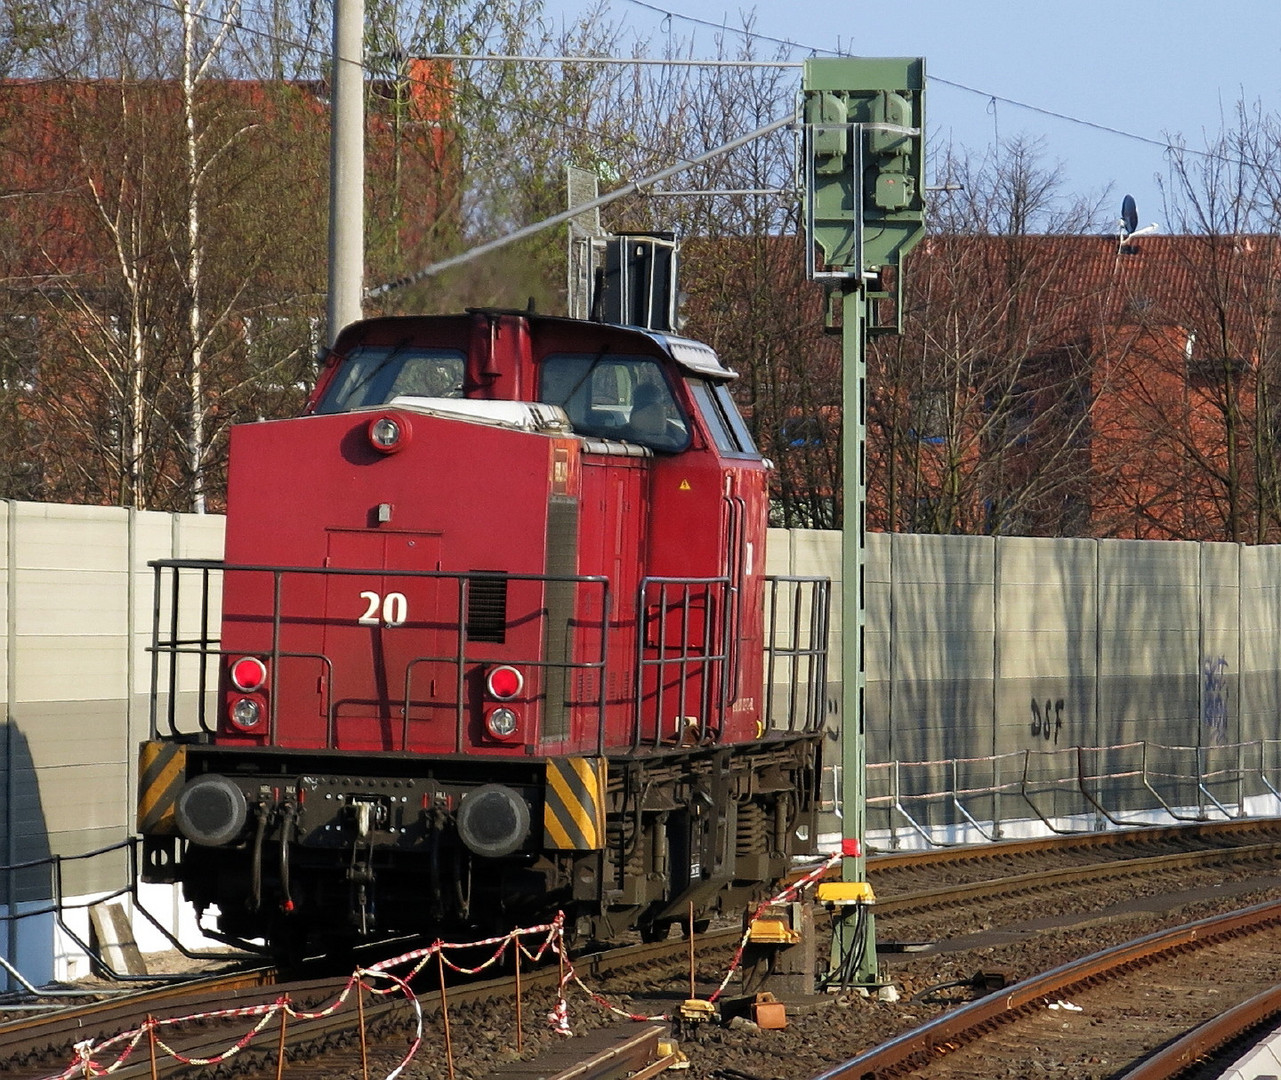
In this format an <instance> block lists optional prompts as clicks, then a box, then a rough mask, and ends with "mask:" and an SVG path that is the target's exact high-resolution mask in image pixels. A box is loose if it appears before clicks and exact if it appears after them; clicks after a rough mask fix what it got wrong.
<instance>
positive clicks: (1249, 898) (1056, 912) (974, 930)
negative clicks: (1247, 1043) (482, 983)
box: [375, 872, 1281, 1080]
mask: <svg viewBox="0 0 1281 1080" xmlns="http://www.w3.org/2000/svg"><path fill="white" fill-rule="evenodd" d="M1278 898H1281V880H1278V879H1272V878H1266V879H1260V878H1257V877H1250V876H1249V875H1247V874H1242V875H1239V876H1237V877H1235V878H1234V877H1232V876H1231V875H1224V874H1223V873H1222V872H1216V874H1215V881H1214V883H1212V884H1206V883H1203V882H1198V881H1196V880H1193V881H1191V882H1190V881H1189V879H1188V876H1187V874H1186V872H1185V873H1183V874H1178V875H1174V876H1173V877H1171V878H1170V879H1168V880H1167V879H1165V878H1162V879H1160V880H1152V879H1148V880H1145V881H1144V882H1142V883H1141V884H1140V885H1138V886H1134V885H1133V884H1130V885H1126V884H1124V883H1118V884H1113V885H1108V886H1101V887H1100V886H1096V887H1093V889H1092V891H1091V894H1090V896H1089V898H1088V900H1082V898H1081V897H1080V896H1079V895H1078V896H1073V895H1070V894H1066V895H1061V896H1055V897H1052V898H1048V899H1047V898H1026V899H1021V900H1015V901H1009V900H1006V901H1003V902H1001V903H1000V904H999V905H997V906H992V907H987V906H984V905H975V906H974V907H973V908H966V909H964V910H955V909H954V910H950V911H948V912H946V913H943V914H937V913H936V914H933V915H926V916H918V917H911V918H904V919H903V920H902V921H901V923H902V924H901V925H900V921H899V920H895V919H885V920H882V922H881V923H880V924H879V925H878V940H879V941H880V942H881V944H882V947H884V946H885V944H886V943H887V942H890V941H893V940H896V939H897V940H909V939H910V940H913V941H921V940H925V939H936V941H937V944H936V947H935V951H932V952H929V953H906V954H897V955H893V956H888V957H883V965H884V974H885V977H886V978H887V980H888V981H889V983H890V985H891V987H892V990H891V991H889V992H888V993H887V995H886V997H887V998H889V999H892V1000H881V999H878V998H877V997H876V996H874V995H864V994H862V993H850V994H846V995H829V996H827V997H824V998H822V999H821V1001H819V1002H818V1003H817V1004H816V1005H812V1006H811V1007H808V1008H804V1009H796V1008H793V1009H792V1010H790V1011H789V1013H788V1026H787V1028H786V1029H785V1030H782V1031H762V1030H760V1029H758V1028H757V1027H756V1026H755V1025H753V1024H751V1023H748V1022H746V1021H744V1020H741V1019H740V1020H731V1021H729V1022H728V1023H708V1024H705V1025H701V1026H699V1027H698V1028H696V1029H694V1030H692V1031H686V1032H683V1033H682V1040H681V1049H682V1051H683V1052H684V1053H685V1054H686V1055H687V1057H688V1058H689V1069H688V1071H687V1072H685V1073H684V1074H683V1075H684V1076H687V1077H689V1078H690V1080H702V1078H707V1080H714V1078H716V1077H717V1075H718V1072H720V1074H721V1075H722V1076H723V1075H724V1073H723V1072H722V1071H723V1070H727V1069H729V1070H737V1072H738V1074H740V1076H742V1077H747V1078H758V1080H775V1078H785V1080H803V1078H809V1077H813V1076H816V1075H818V1074H819V1073H821V1072H823V1071H825V1070H827V1069H829V1068H831V1067H832V1066H833V1065H836V1064H839V1063H840V1062H842V1061H847V1060H849V1059H850V1058H852V1057H855V1056H856V1055H858V1054H859V1053H861V1052H863V1051H864V1050H867V1049H869V1048H870V1047H872V1046H875V1045H877V1044H879V1043H882V1042H885V1041H886V1040H888V1039H891V1038H893V1037H895V1036H896V1035H899V1034H901V1033H903V1032H905V1031H908V1030H910V1029H911V1028H913V1027H916V1026H917V1025H919V1024H922V1023H924V1022H926V1021H928V1020H929V1019H931V1018H932V1017H934V1016H936V1015H938V1013H939V1012H940V1011H941V1010H943V1009H945V1008H947V1007H948V1005H949V1004H950V1003H953V1002H961V1001H965V1000H969V998H970V992H969V991H968V990H967V989H961V988H950V989H942V990H938V991H937V992H935V993H933V994H931V993H929V990H930V988H931V987H935V986H938V985H939V984H941V983H947V982H951V981H953V980H962V979H968V978H969V977H970V976H972V975H974V974H975V973H976V972H977V971H980V970H990V969H993V968H998V967H999V968H1006V969H1008V970H1009V971H1010V972H1011V973H1012V975H1013V977H1014V978H1016V979H1017V978H1022V977H1025V976H1027V975H1030V974H1033V973H1036V972H1039V971H1044V970H1046V969H1048V968H1051V967H1055V966H1057V965H1059V964H1062V963H1065V962H1066V961H1068V960H1071V959H1074V958H1076V957H1079V956H1082V955H1085V954H1088V953H1091V952H1095V951H1098V950H1100V949H1104V948H1107V947H1109V946H1111V945H1116V944H1120V943H1121V942H1124V941H1129V940H1131V939H1133V938H1136V937H1140V936H1142V935H1144V934H1147V933H1152V932H1153V931H1155V930H1158V929H1161V928H1164V927H1168V926H1175V925H1179V924H1182V923H1185V922H1189V921H1192V920H1195V919H1198V918H1204V917H1206V916H1208V915H1211V914H1215V913H1218V912H1220V911H1225V910H1231V909H1234V908H1240V907H1245V906H1248V905H1250V904H1253V903H1262V902H1264V901H1266V900H1274V899H1278ZM727 959H728V957H727V955H726V954H724V953H720V954H716V955H713V954H712V953H711V952H710V951H709V952H708V953H706V954H702V953H700V955H699V959H698V965H697V966H698V974H699V979H698V993H699V995H700V996H702V997H706V996H707V995H709V994H710V993H711V992H712V990H713V988H714V987H715V985H716V983H717V982H719V978H720V975H721V973H723V971H724V966H725V964H726V962H727ZM688 979H689V974H688V970H687V969H679V968H674V969H672V970H670V971H667V972H663V973H658V974H656V973H653V972H649V973H645V974H643V975H635V976H627V977H622V978H615V979H613V980H611V983H610V985H607V986H594V987H592V988H591V989H593V990H596V991H597V992H599V993H600V994H602V995H604V996H606V997H607V998H608V999H609V1000H610V1001H611V1002H613V1003H614V1004H616V1005H617V1006H619V1007H620V1008H623V1009H626V1010H628V1011H633V1012H636V1013H642V1014H646V1015H655V1014H660V1013H669V1014H670V1013H671V1012H673V1011H674V1010H675V1008H676V1007H677V1006H678V1005H679V1003H680V1001H682V1000H683V999H684V998H685V997H687V996H688V994H689V983H688ZM736 989H737V987H736V986H734V984H731V987H730V989H729V990H727V994H732V993H734V992H735V991H736ZM922 992H925V997H926V1000H913V997H914V996H916V995H918V994H921V993H922ZM553 1005H554V999H553V998H552V996H550V995H548V994H545V993H537V994H531V995H529V999H528V1000H527V1001H526V1002H525V1005H524V1016H525V1023H524V1031H525V1047H524V1052H523V1053H522V1054H519V1055H518V1054H517V1052H516V1049H515V1036H514V1026H513V1023H512V1020H513V1017H514V1006H506V1005H491V1006H488V1007H487V1008H486V1009H485V1010H484V1012H483V1014H481V1015H468V1016H466V1017H462V1016H460V1017H457V1018H455V1019H456V1022H455V1023H454V1024H452V1025H451V1038H452V1042H453V1050H454V1061H455V1073H454V1075H455V1076H456V1078H457V1080H484V1078H485V1077H487V1076H489V1075H490V1073H491V1072H492V1071H493V1070H494V1069H495V1068H497V1067H499V1066H500V1065H502V1064H503V1063H505V1062H507V1061H511V1060H513V1059H515V1058H516V1057H518V1056H519V1057H525V1058H529V1057H531V1056H534V1055H535V1054H537V1053H538V1052H539V1050H540V1049H545V1048H547V1047H549V1046H551V1045H554V1044H557V1043H559V1042H560V1041H561V1040H562V1039H563V1037H562V1036H559V1035H556V1034H555V1033H554V1032H553V1031H552V1030H551V1025H550V1024H549V1023H548V1022H547V1020H546V1014H547V1013H548V1012H549V1011H550V1010H551V1008H552V1006H553ZM569 1007H570V1024H571V1028H572V1030H573V1031H574V1033H575V1034H579V1035H581V1034H584V1033H585V1032H586V1031H588V1030H589V1029H591V1028H594V1027H597V1026H599V1025H601V1024H607V1023H628V1021H626V1020H620V1019H618V1018H616V1017H614V1016H612V1015H611V1014H609V1013H607V1012H606V1011H604V1010H603V1009H601V1008H600V1007H598V1006H597V1005H596V1004H595V1003H594V1002H592V1001H591V1000H590V999H588V998H587V997H585V996H584V994H583V993H582V991H581V990H579V989H577V988H574V989H573V990H572V992H571V995H570V998H569ZM443 1049H444V1048H443V1040H442V1036H441V1027H440V1022H439V1019H438V1018H436V1019H433V1020H429V1022H428V1030H427V1038H426V1040H425V1043H424V1046H423V1047H422V1049H421V1050H420V1051H419V1054H418V1056H417V1058H416V1059H415V1061H414V1063H413V1064H412V1065H411V1067H410V1069H409V1070H408V1071H407V1075H408V1076H410V1077H413V1078H415V1080H428V1078H433V1080H434V1078H436V1077H444V1076H447V1075H449V1073H448V1067H447V1062H446V1059H445V1056H444V1053H443ZM379 1064H380V1065H385V1066H386V1070H384V1072H383V1073H382V1075H386V1071H390V1069H391V1067H393V1066H394V1064H395V1062H394V1061H391V1060H390V1058H387V1060H385V1061H380V1062H379ZM375 1075H377V1074H375Z"/></svg>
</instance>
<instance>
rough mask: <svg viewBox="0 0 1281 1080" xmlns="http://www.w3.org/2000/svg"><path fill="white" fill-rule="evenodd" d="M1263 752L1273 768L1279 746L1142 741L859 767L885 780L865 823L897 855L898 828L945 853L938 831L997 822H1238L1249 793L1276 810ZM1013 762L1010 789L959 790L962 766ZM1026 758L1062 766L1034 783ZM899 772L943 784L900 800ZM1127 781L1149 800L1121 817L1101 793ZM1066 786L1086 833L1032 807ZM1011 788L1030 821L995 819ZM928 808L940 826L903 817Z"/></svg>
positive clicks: (982, 833) (1279, 793) (1056, 827)
mask: <svg viewBox="0 0 1281 1080" xmlns="http://www.w3.org/2000/svg"><path fill="white" fill-rule="evenodd" d="M1255 748H1257V753H1252V752H1251V751H1252V750H1254V749H1255ZM1270 749H1271V750H1272V751H1273V760H1274V761H1276V760H1277V758H1276V755H1277V754H1278V753H1281V740H1261V741H1256V742H1246V743H1234V744H1225V745H1222V746H1213V747H1208V746H1207V747H1194V746H1166V745H1164V744H1161V743H1154V742H1150V741H1147V740H1142V741H1136V742H1131V743H1120V744H1115V745H1112V746H1099V747H1091V746H1074V747H1063V748H1061V749H1059V750H1054V751H1039V750H1020V751H1012V752H1010V753H1006V754H993V755H990V756H987V757H982V758H954V759H941V760H937V761H910V762H909V761H897V760H895V761H889V762H877V763H872V764H869V765H868V766H867V772H868V775H869V776H874V775H876V774H878V773H886V774H887V775H888V779H887V784H888V787H889V792H888V794H884V795H878V796H870V797H868V799H867V808H868V813H869V815H871V814H873V813H883V814H886V815H888V820H887V822H886V824H887V829H888V831H889V843H890V845H891V847H897V846H898V844H899V839H898V830H899V825H900V824H905V825H906V827H907V828H908V829H909V830H910V831H911V832H912V833H914V834H915V835H917V836H919V837H920V838H921V839H922V840H923V841H924V842H925V843H926V844H927V845H929V846H938V847H944V846H950V845H951V844H952V843H955V842H956V841H953V840H945V839H942V838H941V835H940V830H954V829H956V828H958V827H959V828H962V829H968V830H971V831H972V833H973V834H974V836H976V837H981V838H983V839H987V840H991V839H992V838H993V837H992V834H993V833H994V832H996V831H998V830H999V829H1000V827H1001V824H1002V820H1004V821H1006V822H1011V821H1020V820H1021V821H1024V822H1027V821H1037V822H1039V823H1040V825H1041V827H1043V828H1044V829H1046V830H1047V831H1048V832H1051V833H1058V834H1071V833H1077V832H1083V831H1099V830H1100V829H1102V828H1106V827H1107V826H1108V825H1111V826H1116V827H1121V828H1129V827H1132V826H1135V825H1140V824H1146V823H1150V821H1151V818H1150V817H1149V818H1148V819H1147V820H1146V821H1145V820H1142V819H1141V818H1139V817H1136V815H1142V814H1144V813H1148V814H1152V813H1159V814H1161V815H1164V816H1166V817H1169V818H1170V819H1171V820H1173V821H1176V822H1188V823H1192V822H1197V821H1204V820H1205V819H1206V818H1205V814H1206V810H1207V807H1209V808H1212V809H1213V810H1217V812H1219V813H1221V814H1223V816H1224V817H1226V818H1229V819H1230V818H1232V817H1233V816H1237V817H1244V816H1247V813H1248V808H1247V805H1246V794H1245V793H1246V792H1247V790H1249V789H1251V788H1253V793H1254V795H1255V796H1256V797H1257V796H1271V797H1272V798H1275V799H1276V800H1277V802H1278V803H1281V786H1279V785H1278V784H1277V783H1274V782H1273V778H1272V777H1270V776H1269V772H1270V771H1271V772H1272V773H1277V772H1281V761H1277V764H1275V765H1273V766H1271V767H1269V764H1268V761H1269V750H1270ZM1158 752H1162V753H1164V754H1166V755H1171V754H1173V755H1176V756H1182V757H1186V759H1187V760H1189V761H1190V762H1191V769H1190V770H1188V771H1186V772H1166V773H1162V772H1159V771H1157V770H1156V769H1154V768H1153V761H1152V759H1153V758H1154V757H1155V756H1156V754H1157V753H1158ZM1103 754H1111V755H1113V756H1120V757H1121V758H1123V759H1124V760H1122V761H1120V762H1119V763H1118V766H1117V767H1116V768H1113V769H1111V770H1109V771H1098V770H1093V771H1092V770H1091V767H1090V763H1089V760H1088V759H1089V758H1091V757H1092V756H1097V755H1103ZM1214 754H1229V755H1234V756H1235V762H1234V763H1232V764H1229V765H1228V766H1225V767H1223V768H1218V769H1216V768H1211V761H1210V760H1209V759H1210V757H1211V756H1212V755H1214ZM1015 755H1017V756H1018V757H1019V758H1020V759H1021V766H1022V767H1021V769H1020V773H1021V777H1020V779H1019V781H1018V783H1017V785H1011V784H1005V783H992V784H990V785H973V784H972V785H971V786H970V787H963V786H962V779H961V766H962V765H966V764H968V765H971V766H974V765H981V764H982V763H984V762H991V763H992V764H993V775H994V776H995V775H998V771H997V770H998V766H999V762H1000V761H1002V760H1004V759H1006V758H1012V757H1014V756H1015ZM1034 755H1035V756H1036V757H1037V758H1038V759H1040V761H1041V762H1042V763H1043V762H1044V761H1045V760H1046V759H1047V758H1050V759H1058V760H1061V761H1062V762H1063V763H1064V764H1063V765H1062V767H1061V768H1059V770H1058V771H1057V773H1053V774H1049V775H1046V773H1045V770H1044V765H1043V764H1042V766H1041V769H1040V775H1039V777H1038V776H1036V775H1034V772H1035V771H1034V770H1033V767H1032V762H1033V756H1034ZM1136 759H1137V760H1136ZM830 768H831V767H830V766H829V769H830ZM905 769H913V770H919V771H922V772H924V773H926V774H928V775H932V776H936V777H940V778H946V779H945V782H944V783H942V784H938V785H936V786H935V787H933V788H931V789H930V790H918V791H916V792H907V791H905V790H904V785H903V776H902V773H903V770H905ZM825 771H826V770H825ZM972 771H973V770H971V772H972ZM1161 778H1167V779H1169V780H1172V781H1177V782H1179V783H1182V784H1184V785H1185V790H1186V791H1187V792H1188V793H1189V794H1191V793H1193V792H1195V793H1196V797H1197V802H1194V803H1192V804H1191V805H1189V806H1186V807H1185V806H1180V805H1176V804H1175V803H1174V802H1173V801H1171V800H1170V799H1169V798H1168V797H1166V796H1165V795H1163V793H1162V792H1161V790H1160V789H1159V788H1158V786H1157V783H1156V781H1158V780H1160V779H1161ZM1127 781H1137V789H1136V788H1135V787H1129V788H1128V790H1131V791H1134V790H1143V791H1146V792H1148V793H1149V795H1150V796H1151V799H1150V801H1149V802H1148V804H1147V805H1146V806H1132V807H1128V808H1127V809H1126V810H1125V811H1121V810H1119V809H1118V808H1117V807H1116V806H1114V805H1109V800H1108V797H1107V793H1106V790H1105V789H1106V788H1108V787H1109V786H1110V787H1112V788H1113V790H1114V791H1121V790H1125V789H1127V784H1126V782H1127ZM1225 782H1229V783H1232V784H1234V785H1235V786H1236V787H1237V789H1238V791H1239V792H1240V793H1241V795H1240V798H1239V799H1238V802H1237V804H1236V806H1235V813H1234V808H1233V806H1232V805H1225V804H1224V803H1223V802H1222V801H1221V800H1220V799H1219V798H1217V797H1216V796H1215V795H1214V793H1213V792H1212V791H1211V790H1210V786H1211V785H1213V784H1217V785H1219V786H1220V787H1221V786H1222V784H1223V783H1225ZM1069 785H1070V786H1071V787H1072V788H1073V789H1074V791H1073V794H1074V795H1075V796H1076V797H1078V798H1079V799H1080V813H1090V814H1093V815H1095V817H1096V821H1095V824H1094V826H1093V828H1091V829H1088V830H1086V829H1067V828H1065V827H1064V825H1063V819H1064V818H1067V819H1069V820H1070V819H1071V818H1073V817H1074V816H1076V814H1074V813H1068V814H1064V813H1057V814H1050V813H1047V812H1046V811H1045V810H1044V809H1043V808H1042V807H1041V806H1040V805H1039V803H1038V802H1037V799H1036V795H1037V792H1038V791H1047V790H1050V789H1051V788H1057V789H1060V790H1062V789H1064V788H1067V787H1068V786H1069ZM1012 786H1017V787H1018V789H1019V793H1020V795H1021V800H1020V801H1021V803H1022V804H1025V805H1026V806H1028V807H1029V808H1030V810H1031V813H1032V817H1023V818H1018V817H1004V818H1002V817H1001V816H1000V815H999V814H998V813H997V808H998V807H999V796H1000V795H1001V794H1003V793H1008V792H1009V791H1010V790H1011V788H1012ZM983 797H990V798H991V799H992V802H993V808H994V810H993V814H994V816H993V818H992V820H991V821H990V822H989V821H988V820H986V819H983V818H981V817H980V816H979V815H977V814H975V813H974V812H973V811H972V810H971V808H970V806H968V805H966V804H967V803H969V802H973V801H974V800H975V799H979V798H983ZM931 803H933V804H936V805H937V806H939V807H942V808H944V811H945V813H944V815H943V816H944V818H945V820H944V821H943V822H940V823H935V824H932V823H931V822H930V821H929V815H928V814H926V815H922V814H921V813H919V812H913V811H912V810H911V809H909V807H912V806H916V807H919V806H928V805H929V804H931Z"/></svg>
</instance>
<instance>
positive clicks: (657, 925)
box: [640, 922, 672, 945]
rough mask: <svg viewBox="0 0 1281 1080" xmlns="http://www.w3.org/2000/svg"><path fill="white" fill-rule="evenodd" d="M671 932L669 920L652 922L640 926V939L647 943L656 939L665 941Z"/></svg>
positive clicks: (649, 943) (651, 942)
mask: <svg viewBox="0 0 1281 1080" xmlns="http://www.w3.org/2000/svg"><path fill="white" fill-rule="evenodd" d="M671 932H672V924H671V923H670V922H652V923H647V924H646V925H644V926H642V927H641V928H640V936H641V941H643V942H645V943H646V944H647V945H652V944H653V943H654V942H656V941H666V940H667V935H668V934H670V933H671Z"/></svg>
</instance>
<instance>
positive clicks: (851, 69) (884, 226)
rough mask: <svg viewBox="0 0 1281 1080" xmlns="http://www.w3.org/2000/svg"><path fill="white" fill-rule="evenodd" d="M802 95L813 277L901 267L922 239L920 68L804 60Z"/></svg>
mask: <svg viewBox="0 0 1281 1080" xmlns="http://www.w3.org/2000/svg"><path fill="white" fill-rule="evenodd" d="M802 94H803V97H804V100H803V117H802V119H803V122H804V125H805V151H804V157H803V167H804V170H805V177H804V180H805V213H806V230H807V232H808V234H809V239H810V245H809V249H808V250H809V251H810V265H809V270H810V274H811V276H812V277H816V278H832V277H859V276H862V275H863V274H864V273H869V274H875V273H877V272H879V270H880V268H881V267H884V266H897V265H899V263H900V262H901V260H902V257H903V256H904V255H905V254H906V253H907V252H908V251H910V250H911V249H912V248H913V247H914V246H915V245H916V244H917V243H918V242H919V241H920V239H921V237H922V236H924V235H925V137H924V132H925V61H924V60H923V59H921V58H919V57H916V58H902V57H892V58H884V59H882V58H877V59H867V58H851V59H834V60H808V61H806V63H805V70H804V76H803V83H802ZM815 245H817V248H818V249H821V251H822V259H821V261H820V259H819V258H818V253H817V251H816V250H815Z"/></svg>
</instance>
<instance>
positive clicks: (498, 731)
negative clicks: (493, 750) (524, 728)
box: [485, 708, 520, 739]
mask: <svg viewBox="0 0 1281 1080" xmlns="http://www.w3.org/2000/svg"><path fill="white" fill-rule="evenodd" d="M519 725H520V718H519V717H518V716H517V715H516V713H515V712H514V711H513V710H512V709H507V708H501V709H494V710H493V711H491V712H490V714H489V715H488V716H487V717H485V726H486V727H488V728H489V733H490V734H491V735H492V736H494V738H495V739H510V738H511V737H512V736H513V735H515V734H516V728H517V727H518V726H519Z"/></svg>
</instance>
